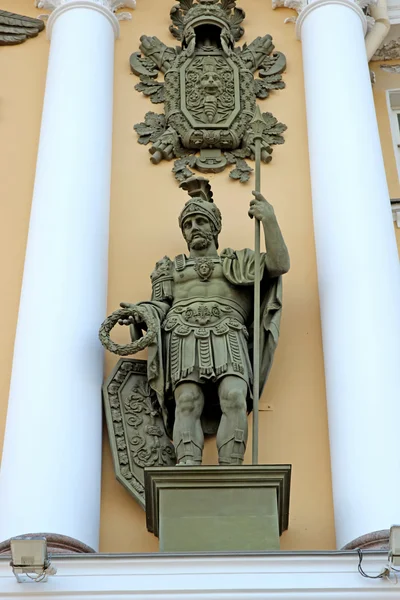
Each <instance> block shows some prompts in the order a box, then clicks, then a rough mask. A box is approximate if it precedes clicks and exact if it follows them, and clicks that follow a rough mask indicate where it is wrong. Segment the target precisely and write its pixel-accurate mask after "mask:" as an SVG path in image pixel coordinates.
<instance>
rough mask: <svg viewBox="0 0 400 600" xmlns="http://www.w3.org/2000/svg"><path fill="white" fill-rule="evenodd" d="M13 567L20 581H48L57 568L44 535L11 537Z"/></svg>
mask: <svg viewBox="0 0 400 600" xmlns="http://www.w3.org/2000/svg"><path fill="white" fill-rule="evenodd" d="M11 556H12V560H11V563H10V565H11V567H12V570H13V573H14V575H15V577H16V579H17V581H18V583H27V582H32V581H35V582H37V583H39V582H44V581H47V577H48V575H55V574H56V573H57V570H56V569H55V567H53V566H52V565H51V563H50V560H49V557H48V554H47V540H46V538H45V537H43V536H31V537H28V536H21V537H15V538H12V539H11Z"/></svg>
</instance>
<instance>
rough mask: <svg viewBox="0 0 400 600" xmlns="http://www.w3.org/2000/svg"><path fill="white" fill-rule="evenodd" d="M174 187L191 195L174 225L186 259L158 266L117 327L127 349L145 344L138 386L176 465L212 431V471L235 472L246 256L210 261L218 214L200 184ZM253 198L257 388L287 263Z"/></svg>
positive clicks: (249, 328)
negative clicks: (126, 333) (152, 404)
mask: <svg viewBox="0 0 400 600" xmlns="http://www.w3.org/2000/svg"><path fill="white" fill-rule="evenodd" d="M181 187H182V188H183V189H185V190H187V191H188V193H189V195H190V199H189V200H188V201H187V202H186V204H185V206H184V208H183V210H182V212H181V214H180V216H179V226H180V228H181V230H182V234H183V237H184V239H185V242H186V244H187V248H188V252H187V254H180V255H178V256H176V257H175V258H172V259H171V258H169V257H167V256H165V257H164V258H162V259H161V260H160V261H159V262H157V264H156V266H155V269H154V271H153V273H152V274H151V281H152V289H153V293H152V298H151V300H150V301H148V302H140V303H138V304H127V303H122V304H121V306H122V311H119V313H118V311H117V313H118V314H119V315H120V320H119V323H120V324H123V325H130V327H131V334H132V339H133V340H138V338H139V337H140V336H141V335H142V330H145V331H146V330H147V333H146V334H145V336H144V338H143V337H141V338H140V339H141V340H144V339H145V338H146V336H147V340H150V343H148V359H147V380H148V384H149V387H150V388H151V389H152V390H153V391H154V392H155V394H156V398H157V399H158V403H159V405H160V406H161V408H162V414H163V418H164V422H165V424H166V429H167V431H172V437H173V442H174V446H175V453H176V457H177V464H179V465H200V464H201V461H202V452H203V445H204V434H205V433H213V432H215V431H216V432H217V448H218V457H219V463H220V464H222V465H232V464H236V465H239V464H241V463H242V462H243V457H244V453H245V449H246V441H247V413H248V412H249V411H250V410H251V407H252V377H253V375H252V363H251V360H252V336H253V325H254V323H253V318H252V315H253V284H254V252H253V251H252V250H249V249H247V248H246V249H244V250H232V249H231V248H226V249H225V250H222V252H220V253H219V251H218V235H219V233H220V232H221V213H220V211H219V209H218V208H217V206H216V205H215V204H214V202H213V199H212V192H211V189H210V186H209V183H208V181H207V180H206V179H204V178H202V177H192V178H191V179H188V180H186V181H185V182H183V183H182V184H181ZM253 194H254V199H253V200H252V201H251V202H250V209H249V216H250V217H251V218H255V219H258V220H259V221H260V222H261V223H262V225H263V229H264V234H265V248H266V252H265V253H262V254H261V273H260V276H261V313H260V314H261V319H260V348H261V352H260V381H261V387H262V386H263V384H264V383H265V380H266V378H267V375H268V372H269V369H270V367H271V363H272V358H273V354H274V350H275V347H276V344H277V340H278V335H279V323H280V315H281V307H282V304H281V275H282V274H283V273H286V272H287V271H288V269H289V255H288V251H287V248H286V245H285V242H284V240H283V237H282V234H281V230H280V228H279V225H278V222H277V220H276V217H275V213H274V209H273V207H272V206H271V205H270V204H269V203H268V202H267V201H266V200H265V198H264V197H263V196H262V195H261V194H260V193H256V192H253ZM117 313H115V314H116V315H117ZM141 347H143V344H142V346H141ZM123 353H124V354H126V353H127V352H123ZM121 354H122V352H121Z"/></svg>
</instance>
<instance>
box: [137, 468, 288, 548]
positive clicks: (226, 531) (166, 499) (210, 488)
mask: <svg viewBox="0 0 400 600" xmlns="http://www.w3.org/2000/svg"><path fill="white" fill-rule="evenodd" d="M290 474H291V466H290V465H246V466H231V467H219V466H212V467H209V466H201V467H164V468H161V467H153V468H149V469H146V470H145V491H146V519H147V529H148V530H149V531H151V532H152V533H154V535H156V536H157V537H158V538H159V539H160V551H161V552H163V551H164V552H193V551H263V550H279V535H280V534H281V533H282V532H283V531H285V530H286V529H287V527H288V520H289V492H290Z"/></svg>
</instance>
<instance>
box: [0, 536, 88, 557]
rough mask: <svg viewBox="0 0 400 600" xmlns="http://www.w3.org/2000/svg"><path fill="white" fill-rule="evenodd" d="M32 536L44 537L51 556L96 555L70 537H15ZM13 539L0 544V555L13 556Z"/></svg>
mask: <svg viewBox="0 0 400 600" xmlns="http://www.w3.org/2000/svg"><path fill="white" fill-rule="evenodd" d="M31 536H43V537H45V538H46V540H47V551H48V552H49V554H53V555H54V554H96V551H95V550H93V548H91V547H90V546H87V545H86V544H84V543H83V542H80V541H79V540H76V539H74V538H71V537H68V536H67V535H60V534H58V533H26V534H22V535H20V536H15V537H27V538H29V537H31ZM10 542H11V539H8V540H5V541H4V542H0V555H2V554H10V555H11V546H10Z"/></svg>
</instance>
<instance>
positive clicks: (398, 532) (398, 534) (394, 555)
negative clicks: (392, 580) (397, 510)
mask: <svg viewBox="0 0 400 600" xmlns="http://www.w3.org/2000/svg"><path fill="white" fill-rule="evenodd" d="M388 558H389V562H390V563H391V565H392V566H393V567H399V566H400V525H392V526H391V528H390V537H389V557H388Z"/></svg>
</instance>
